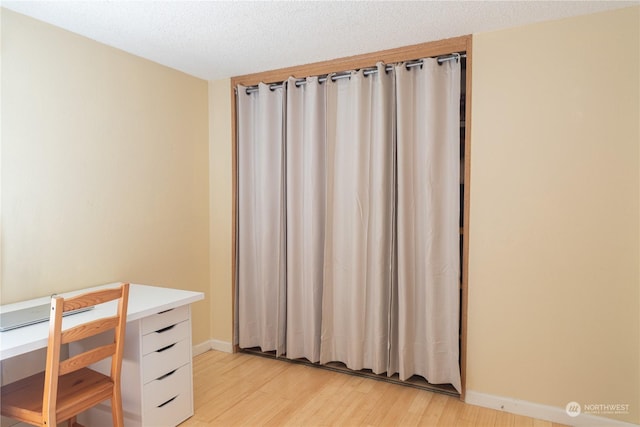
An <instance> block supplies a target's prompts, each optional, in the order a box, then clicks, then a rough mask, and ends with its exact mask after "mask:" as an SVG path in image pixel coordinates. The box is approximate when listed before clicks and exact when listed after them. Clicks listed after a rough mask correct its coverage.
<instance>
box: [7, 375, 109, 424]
mask: <svg viewBox="0 0 640 427" xmlns="http://www.w3.org/2000/svg"><path fill="white" fill-rule="evenodd" d="M113 386H114V385H113V381H112V380H111V378H110V377H108V376H106V375H103V374H101V373H99V372H96V371H94V370H91V369H89V368H82V369H79V370H77V371H75V372H71V373H69V374H67V375H63V376H61V377H60V379H59V383H58V401H57V408H56V413H57V416H56V418H57V419H58V422H62V421H64V420H67V419H69V418H71V417H72V416H74V415H75V414H78V413H80V412H83V411H85V410H87V409H89V408H91V407H92V406H95V405H97V404H98V403H100V402H102V401H104V400H107V399H110V398H111V396H112V391H113ZM43 390H44V372H40V373H38V374H35V375H32V376H30V377H27V378H24V379H21V380H18V381H16V382H13V383H10V384H7V385H5V386H3V387H2V393H1V396H0V399H1V400H0V402H1V407H2V415H4V416H8V417H11V418H14V419H17V420H20V421H23V422H28V423H31V424H36V425H40V424H41V423H42V397H43Z"/></svg>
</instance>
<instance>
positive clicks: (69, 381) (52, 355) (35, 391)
mask: <svg viewBox="0 0 640 427" xmlns="http://www.w3.org/2000/svg"><path fill="white" fill-rule="evenodd" d="M128 299H129V284H128V283H123V284H122V285H121V286H120V287H118V288H112V289H104V290H99V291H95V292H89V293H86V294H83V295H79V296H76V297H72V298H66V299H65V298H62V297H57V296H56V297H53V298H52V300H51V317H50V321H49V343H48V347H47V361H46V367H45V370H44V372H40V373H38V374H35V375H32V376H30V377H27V378H24V379H22V380H19V381H16V382H13V383H11V384H7V385H6V386H4V387H2V394H1V398H2V401H1V404H0V406H1V407H2V415H4V416H7V417H11V418H14V419H16V420H20V421H22V422H26V423H29V424H32V425H37V426H47V427H55V426H57V423H59V422H64V421H67V420H68V422H69V426H79V424H78V423H77V421H76V416H77V415H78V414H80V413H81V412H83V411H85V410H87V409H89V408H91V407H92V406H95V405H97V404H99V403H101V402H103V401H105V400H108V399H111V414H112V416H113V425H114V426H118V427H121V426H123V425H124V422H123V413H122V397H121V392H120V370H121V367H122V350H123V346H124V332H125V326H126V323H127V302H128ZM113 300H118V310H117V313H116V315H115V316H111V317H105V318H101V319H98V320H94V321H91V322H87V323H84V324H81V325H78V326H75V327H72V328H69V329H66V330H64V331H63V330H62V314H63V312H66V311H69V310H75V309H79V308H82V307H89V306H94V305H98V304H102V303H105V302H108V301H113ZM110 330H113V331H114V339H113V342H111V343H110V344H107V345H102V346H98V347H94V348H91V349H89V350H87V351H85V352H83V353H80V354H78V355H75V356H73V357H69V358H68V359H66V360H63V361H61V360H60V347H61V346H62V345H63V344H68V343H71V342H75V341H79V340H82V339H85V338H88V337H92V336H94V335H97V334H100V333H102V332H105V331H110ZM108 357H111V375H110V376H107V375H103V374H101V373H99V372H96V371H94V370H92V369H90V368H88V366H89V365H91V364H93V363H95V362H98V361H100V360H103V359H106V358H108Z"/></svg>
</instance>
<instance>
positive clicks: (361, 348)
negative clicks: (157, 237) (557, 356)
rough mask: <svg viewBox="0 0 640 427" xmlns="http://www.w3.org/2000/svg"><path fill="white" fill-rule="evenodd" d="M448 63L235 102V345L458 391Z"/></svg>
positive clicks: (453, 73) (452, 80) (456, 96)
mask: <svg viewBox="0 0 640 427" xmlns="http://www.w3.org/2000/svg"><path fill="white" fill-rule="evenodd" d="M460 73H461V71H460V64H459V63H458V62H456V61H447V62H445V63H443V64H442V65H439V64H438V63H437V61H436V60H435V59H425V60H424V64H423V65H422V66H421V67H413V68H411V69H407V68H406V67H405V66H404V64H398V65H397V66H395V67H394V69H393V70H392V71H390V72H387V71H386V70H385V66H384V64H378V72H377V73H374V74H371V75H368V76H365V75H364V73H363V72H362V71H354V72H352V73H351V75H350V78H348V79H338V80H335V81H333V80H331V79H328V80H327V82H326V83H322V84H321V83H319V81H318V79H317V78H308V79H306V82H305V84H303V85H300V86H296V84H295V81H296V79H293V78H291V79H289V81H288V84H287V85H285V87H283V88H280V89H270V88H269V87H268V86H266V85H264V84H261V85H260V86H259V91H258V92H257V93H254V94H251V95H247V94H246V93H245V90H244V88H243V87H241V86H239V87H238V95H237V99H238V102H237V105H238V121H237V123H238V230H237V236H238V237H237V240H238V248H237V257H238V269H237V275H238V279H237V280H238V282H237V283H238V298H237V299H238V323H239V325H238V331H239V332H238V334H239V337H238V341H239V345H240V347H242V348H249V347H260V348H261V349H262V350H263V351H272V350H276V353H277V354H278V355H282V354H286V357H288V358H291V359H295V358H306V359H308V360H310V361H312V362H318V361H319V362H320V363H323V364H325V363H328V362H331V361H340V362H343V363H345V364H346V366H347V367H349V368H351V369H354V370H360V369H370V370H372V371H373V372H374V373H384V372H386V373H387V375H389V376H391V375H393V374H395V373H398V374H399V376H400V379H402V380H406V379H408V378H410V377H411V376H412V375H421V376H423V377H425V378H426V379H427V380H428V381H429V382H431V383H434V384H440V383H450V384H452V385H453V386H454V387H455V388H456V389H457V390H458V391H460V390H461V385H460V369H459V351H458V348H459V347H458V346H459V343H458V333H459V308H460V287H459V283H460V282H459V280H460V258H459V256H460V253H459V215H460V199H459V194H460V193H459V173H460V163H459V161H460V151H459V150H460V146H459V144H460V139H459V138H460V137H459V120H460V117H459V114H460V112H459V105H460V104H459V103H460Z"/></svg>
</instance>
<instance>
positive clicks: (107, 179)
mask: <svg viewBox="0 0 640 427" xmlns="http://www.w3.org/2000/svg"><path fill="white" fill-rule="evenodd" d="M1 82H2V113H3V114H2V123H1V124H2V258H1V264H2V274H1V279H2V283H1V285H0V289H1V291H2V303H8V302H12V301H16V300H21V299H26V298H31V297H36V296H41V295H46V294H50V293H53V292H62V291H67V290H71V289H78V288H82V287H86V286H89V285H96V284H101V283H109V282H114V281H119V280H129V281H131V282H134V283H146V284H156V285H161V286H168V287H175V288H182V289H190V290H195V291H203V292H206V294H207V300H208V299H209V298H208V297H209V249H208V245H209V206H208V192H209V178H208V93H207V82H206V81H204V80H200V79H197V78H194V77H191V76H188V75H186V74H183V73H180V72H178V71H175V70H172V69H169V68H166V67H163V66H160V65H158V64H155V63H153V62H150V61H147V60H144V59H141V58H138V57H135V56H133V55H130V54H127V53H124V52H122V51H119V50H116V49H113V48H110V47H107V46H104V45H102V44H99V43H96V42H94V41H91V40H89V39H86V38H83V37H79V36H77V35H74V34H71V33H69V32H67V31H64V30H61V29H59V28H56V27H53V26H50V25H47V24H44V23H42V22H39V21H36V20H33V19H31V18H27V17H24V16H22V15H19V14H16V13H14V12H11V11H8V10H3V11H2V81H1ZM208 304H209V303H208V302H207V301H205V302H198V303H196V304H194V306H193V314H194V317H193V320H194V343H196V344H197V343H200V342H202V341H206V340H208V339H209V338H210V336H211V334H210V324H211V322H210V315H209V312H210V310H209V306H208Z"/></svg>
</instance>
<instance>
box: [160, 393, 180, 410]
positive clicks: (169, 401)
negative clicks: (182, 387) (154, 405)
mask: <svg viewBox="0 0 640 427" xmlns="http://www.w3.org/2000/svg"><path fill="white" fill-rule="evenodd" d="M177 397H178V395H177V394H176V395H175V396H173V397H172V398H171V399H169V400H167V401H166V402H164V403H161V404H159V405H158V408H162V407H163V406H164V405H167V404H169V403H171V402H173V401H174V400H176V398H177Z"/></svg>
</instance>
